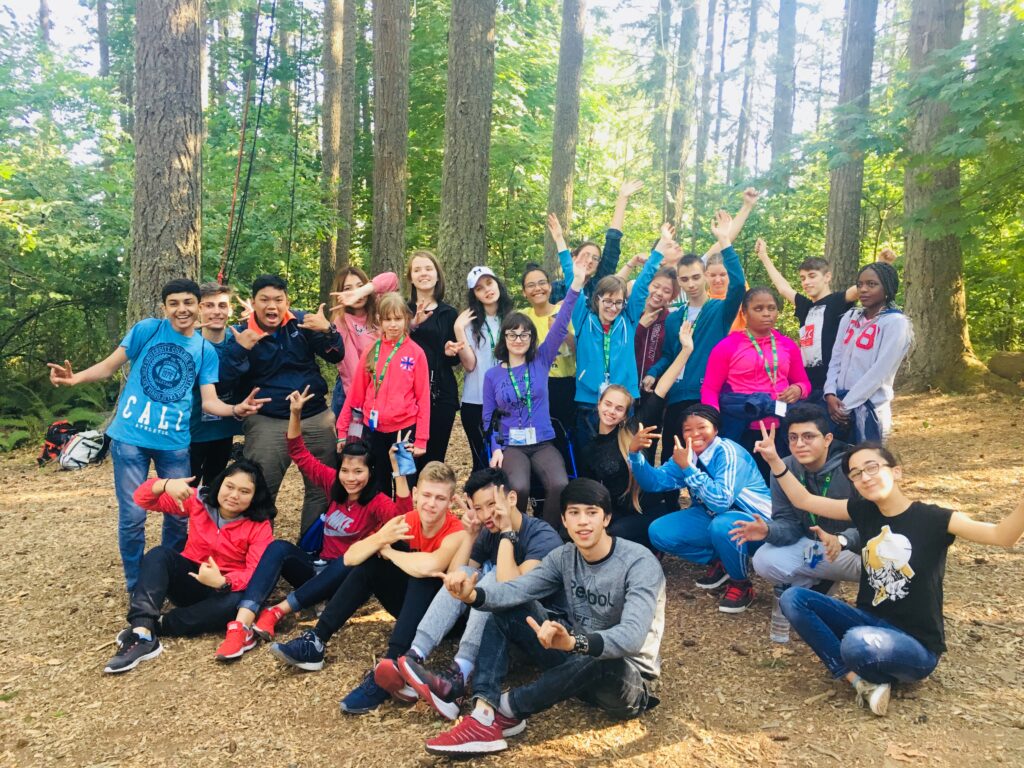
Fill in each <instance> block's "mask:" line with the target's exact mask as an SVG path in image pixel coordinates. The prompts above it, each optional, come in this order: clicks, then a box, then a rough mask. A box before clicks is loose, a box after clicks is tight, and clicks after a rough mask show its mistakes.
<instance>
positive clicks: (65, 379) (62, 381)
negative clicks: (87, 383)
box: [47, 360, 78, 387]
mask: <svg viewBox="0 0 1024 768" xmlns="http://www.w3.org/2000/svg"><path fill="white" fill-rule="evenodd" d="M47 365H48V366H49V367H50V383H51V384H53V386H55V387H61V386H63V387H73V386H75V384H77V383H78V377H77V375H76V374H75V372H74V371H72V370H71V361H70V360H65V361H64V365H57V363H47Z"/></svg>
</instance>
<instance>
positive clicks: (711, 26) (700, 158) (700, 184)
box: [690, 0, 716, 250]
mask: <svg viewBox="0 0 1024 768" xmlns="http://www.w3.org/2000/svg"><path fill="white" fill-rule="evenodd" d="M715 4H716V3H715V0H708V10H707V26H706V31H705V33H704V71H703V72H702V73H701V76H700V112H699V115H700V122H699V123H698V124H697V147H696V149H695V151H694V169H695V172H694V182H693V227H692V228H691V233H690V250H696V248H697V222H698V221H699V220H700V205H701V197H702V196H703V193H704V179H705V168H704V161H705V159H706V158H707V151H708V139H709V138H710V136H711V81H712V79H713V77H714V75H713V72H714V66H715Z"/></svg>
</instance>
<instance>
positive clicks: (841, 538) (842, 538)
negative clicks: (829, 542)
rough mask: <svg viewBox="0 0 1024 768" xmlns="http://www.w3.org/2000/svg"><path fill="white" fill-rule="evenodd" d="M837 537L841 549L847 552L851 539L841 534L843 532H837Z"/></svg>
mask: <svg viewBox="0 0 1024 768" xmlns="http://www.w3.org/2000/svg"><path fill="white" fill-rule="evenodd" d="M836 538H837V539H839V549H841V550H842V551H844V552H845V551H846V548H847V547H848V546H850V542H849V540H848V539H847V538H846V537H845V536H843V534H841V533H840V534H836Z"/></svg>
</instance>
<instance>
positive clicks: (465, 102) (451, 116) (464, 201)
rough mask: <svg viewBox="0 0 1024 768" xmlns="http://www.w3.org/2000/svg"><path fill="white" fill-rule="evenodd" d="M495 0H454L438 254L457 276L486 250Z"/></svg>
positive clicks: (478, 261) (467, 269) (449, 53)
mask: <svg viewBox="0 0 1024 768" xmlns="http://www.w3.org/2000/svg"><path fill="white" fill-rule="evenodd" d="M496 12H497V3H496V2H495V0H452V14H451V23H450V25H449V27H448V92H447V97H446V103H445V110H444V114H445V118H444V168H443V170H442V173H441V214H440V224H439V227H438V234H437V253H438V256H439V257H440V259H441V263H442V264H444V265H445V268H446V269H448V271H449V274H451V275H452V278H453V280H457V279H461V278H462V276H463V275H465V274H467V273H468V272H469V270H470V269H471V268H472V267H473V266H474V265H476V264H479V263H481V261H483V260H484V258H485V254H486V253H487V181H488V178H489V173H488V172H489V160H490V146H491V138H490V137H491V100H492V91H493V87H494V18H495V14H496Z"/></svg>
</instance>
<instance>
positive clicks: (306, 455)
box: [288, 435, 338, 495]
mask: <svg viewBox="0 0 1024 768" xmlns="http://www.w3.org/2000/svg"><path fill="white" fill-rule="evenodd" d="M288 456H289V457H290V458H291V460H292V461H294V462H295V466H297V467H298V468H299V472H301V473H302V474H303V476H304V477H308V478H309V479H310V480H311V481H312V482H314V483H316V484H317V485H318V486H319V487H320V488H323V489H324V490H325V491H327V493H328V495H329V494H330V492H331V488H333V487H334V478H335V477H337V474H338V473H337V472H335V471H334V470H333V469H331V468H330V467H329V466H327V465H326V464H324V463H323V462H322V461H320V460H319V459H318V458H317V457H316V456H314V455H313V454H312V453H310V452H309V448H307V447H306V441H305V440H303V439H302V435H299V436H298V437H292V438H288Z"/></svg>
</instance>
